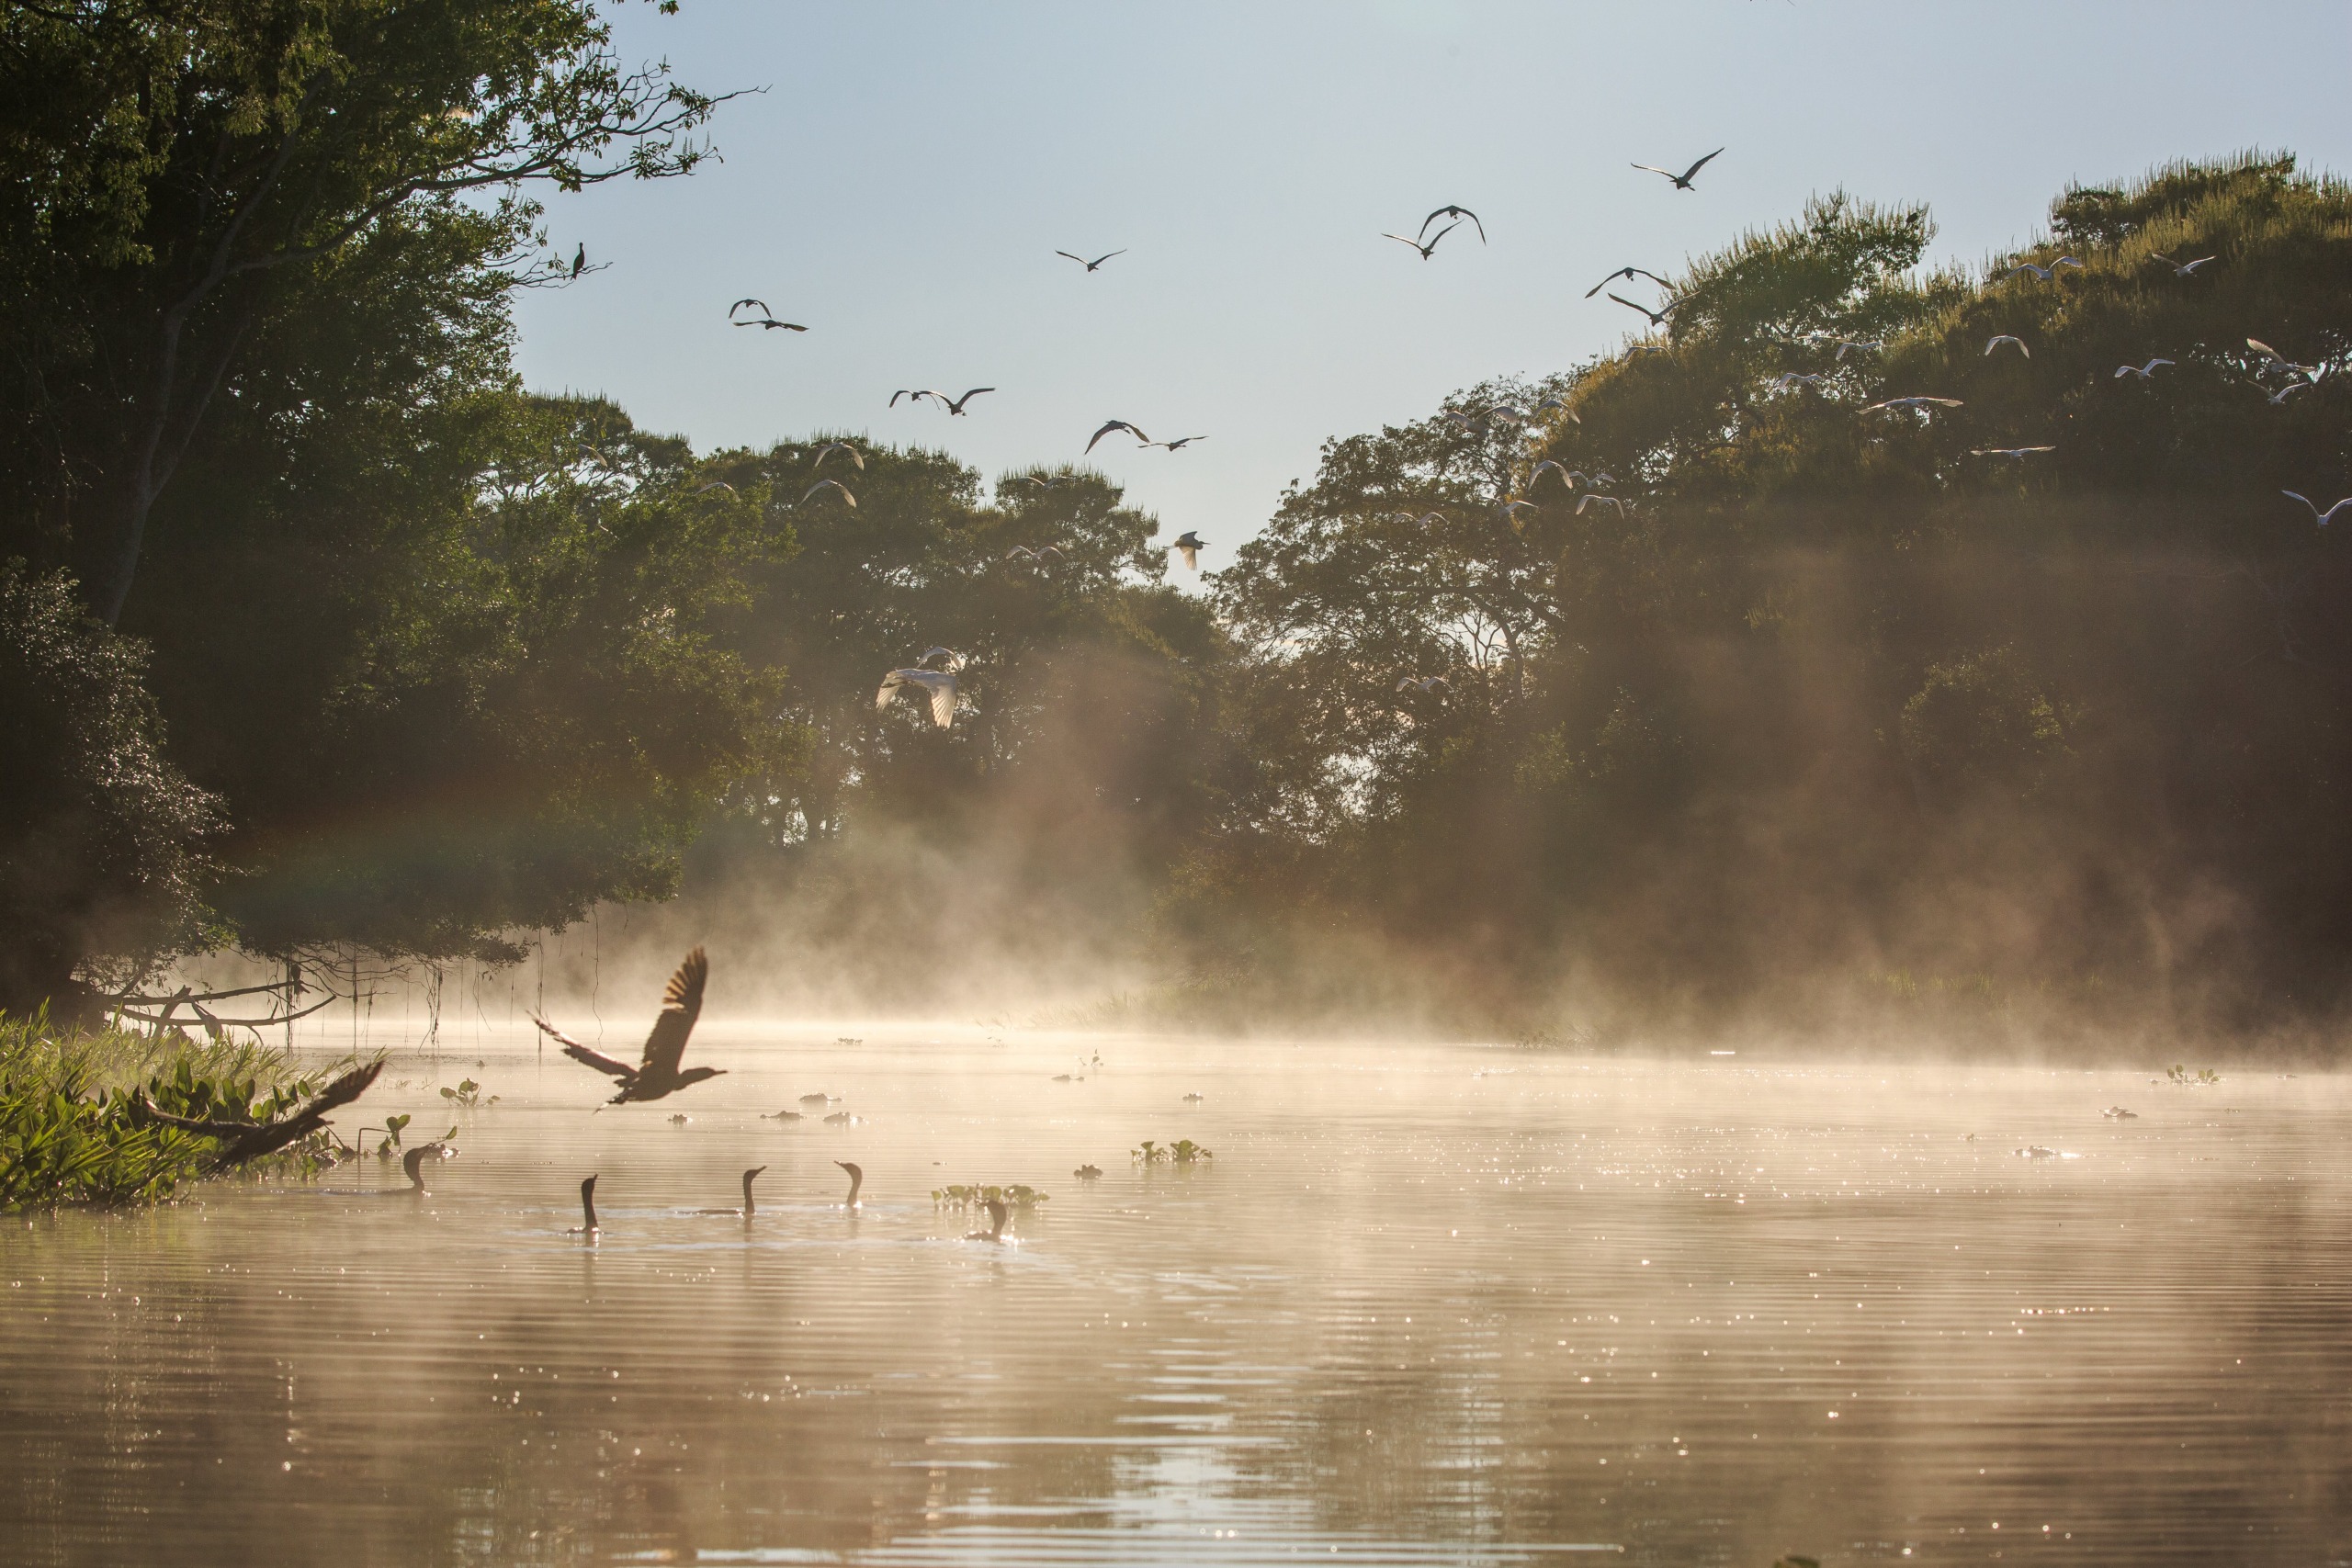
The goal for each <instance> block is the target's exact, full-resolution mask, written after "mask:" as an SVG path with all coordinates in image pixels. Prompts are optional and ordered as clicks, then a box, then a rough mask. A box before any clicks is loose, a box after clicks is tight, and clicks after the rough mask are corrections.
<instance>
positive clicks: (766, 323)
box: [735, 316, 809, 333]
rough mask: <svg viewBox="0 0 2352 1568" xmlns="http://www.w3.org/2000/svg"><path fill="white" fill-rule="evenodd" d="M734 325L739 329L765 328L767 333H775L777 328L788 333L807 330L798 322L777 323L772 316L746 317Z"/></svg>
mask: <svg viewBox="0 0 2352 1568" xmlns="http://www.w3.org/2000/svg"><path fill="white" fill-rule="evenodd" d="M735 325H737V326H739V327H765V328H766V329H767V330H768V331H769V332H775V330H776V329H777V328H779V327H781V328H783V329H784V330H785V331H786V332H788V333H805V332H807V331H808V330H809V329H808V328H807V327H804V326H802V325H801V324H800V323H799V322H798V321H777V320H776V319H775V317H774V316H751V317H746V318H745V319H744V320H742V321H737V322H736V323H735Z"/></svg>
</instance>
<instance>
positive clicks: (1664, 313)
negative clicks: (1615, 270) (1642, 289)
mask: <svg viewBox="0 0 2352 1568" xmlns="http://www.w3.org/2000/svg"><path fill="white" fill-rule="evenodd" d="M1609 298H1611V299H1614V300H1616V301H1617V303H1619V304H1620V305H1623V306H1624V307H1625V309H1627V310H1639V311H1640V312H1641V313H1642V314H1643V315H1645V316H1647V317H1648V318H1649V319H1650V325H1652V326H1654V327H1662V326H1664V325H1666V319H1667V318H1668V316H1671V315H1672V314H1674V310H1675V307H1676V306H1678V305H1679V304H1681V303H1682V301H1681V300H1679V299H1669V300H1668V301H1667V302H1666V309H1664V310H1651V309H1650V308H1649V307H1648V306H1647V305H1636V304H1634V302H1633V301H1632V300H1631V299H1626V298H1625V297H1624V296H1623V294H1619V293H1616V292H1614V291H1612V292H1611V294H1610V296H1609Z"/></svg>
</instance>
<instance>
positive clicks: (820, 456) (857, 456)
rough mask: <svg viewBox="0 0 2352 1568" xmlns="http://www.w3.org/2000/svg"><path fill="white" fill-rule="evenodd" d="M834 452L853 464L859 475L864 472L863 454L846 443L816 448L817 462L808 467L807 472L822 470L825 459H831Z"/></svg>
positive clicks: (829, 444)
mask: <svg viewBox="0 0 2352 1568" xmlns="http://www.w3.org/2000/svg"><path fill="white" fill-rule="evenodd" d="M836 452H839V453H840V454H841V455H842V457H847V458H848V459H849V460H850V461H851V462H852V463H854V464H855V465H856V466H857V471H858V472H859V473H861V474H862V473H864V472H865V453H863V452H861V451H859V450H858V449H857V448H856V447H854V446H851V445H850V444H849V443H848V442H846V441H832V442H828V443H827V444H826V445H824V446H820V447H818V448H817V460H816V461H815V462H813V463H811V464H809V472H810V473H815V472H816V471H817V470H818V469H819V468H823V467H824V466H825V459H826V458H828V457H831V456H832V455H833V454H834V453H836Z"/></svg>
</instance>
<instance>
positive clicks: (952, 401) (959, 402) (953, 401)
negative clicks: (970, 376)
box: [933, 387, 996, 414]
mask: <svg viewBox="0 0 2352 1568" xmlns="http://www.w3.org/2000/svg"><path fill="white" fill-rule="evenodd" d="M995 390H996V389H995V388H994V387H975V388H973V389H971V390H970V391H968V392H967V393H965V394H964V395H963V396H962V397H960V398H940V399H939V400H940V401H941V402H943V403H945V404H946V405H947V412H949V413H956V414H960V413H962V412H964V405H965V404H966V403H968V402H970V401H971V400H973V399H974V398H977V397H978V396H979V395H980V394H981V393H982V392H993V391H995ZM933 396H934V397H937V396H938V394H937V393H933Z"/></svg>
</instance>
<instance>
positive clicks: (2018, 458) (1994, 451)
mask: <svg viewBox="0 0 2352 1568" xmlns="http://www.w3.org/2000/svg"><path fill="white" fill-rule="evenodd" d="M2056 450H2058V448H2057V447H2055V446H1972V447H1970V448H1969V449H1968V455H1969V456H1970V457H2007V458H2008V459H2010V460H2011V461H2012V462H2023V461H2024V460H2025V459H2026V458H2028V457H2032V456H2034V455H2035V454H2036V453H2040V452H2055V451H2056Z"/></svg>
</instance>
